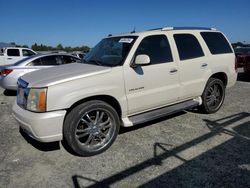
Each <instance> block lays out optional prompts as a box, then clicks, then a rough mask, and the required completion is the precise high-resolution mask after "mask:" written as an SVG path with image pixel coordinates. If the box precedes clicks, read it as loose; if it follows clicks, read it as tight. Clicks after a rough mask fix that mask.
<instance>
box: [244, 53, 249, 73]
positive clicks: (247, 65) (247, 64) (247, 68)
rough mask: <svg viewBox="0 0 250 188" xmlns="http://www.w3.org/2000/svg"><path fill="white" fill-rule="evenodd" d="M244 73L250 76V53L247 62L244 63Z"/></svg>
mask: <svg viewBox="0 0 250 188" xmlns="http://www.w3.org/2000/svg"><path fill="white" fill-rule="evenodd" d="M244 73H246V74H248V75H249V76H250V54H249V55H248V56H246V62H245V64H244Z"/></svg>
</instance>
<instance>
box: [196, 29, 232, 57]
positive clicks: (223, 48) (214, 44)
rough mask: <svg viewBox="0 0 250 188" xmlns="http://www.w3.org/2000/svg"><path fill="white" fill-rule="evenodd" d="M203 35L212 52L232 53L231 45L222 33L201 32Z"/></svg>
mask: <svg viewBox="0 0 250 188" xmlns="http://www.w3.org/2000/svg"><path fill="white" fill-rule="evenodd" d="M201 36H202V37H203V39H204V40H205V42H206V44H207V46H208V48H209V50H210V52H211V54H226V53H232V49H231V47H230V45H229V44H228V42H227V40H226V38H225V37H224V36H223V35H222V34H221V33H217V32H201Z"/></svg>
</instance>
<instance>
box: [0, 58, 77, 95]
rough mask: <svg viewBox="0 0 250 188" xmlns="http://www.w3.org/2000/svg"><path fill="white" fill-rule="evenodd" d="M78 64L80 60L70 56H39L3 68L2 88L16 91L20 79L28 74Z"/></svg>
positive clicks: (0, 82) (0, 77) (0, 83)
mask: <svg viewBox="0 0 250 188" xmlns="http://www.w3.org/2000/svg"><path fill="white" fill-rule="evenodd" d="M76 62H80V58H78V57H75V56H72V55H69V54H37V55H34V56H31V57H28V58H26V59H23V60H20V61H18V62H16V63H15V64H13V65H7V66H5V67H3V68H2V70H1V75H0V86H1V87H2V88H4V89H8V90H16V89H17V80H18V78H19V77H20V76H22V75H24V74H26V73H29V72H33V71H36V70H40V69H44V68H49V67H53V66H57V65H62V64H68V63H76Z"/></svg>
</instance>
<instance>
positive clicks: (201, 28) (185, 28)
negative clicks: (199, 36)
mask: <svg viewBox="0 0 250 188" xmlns="http://www.w3.org/2000/svg"><path fill="white" fill-rule="evenodd" d="M161 30H162V31H168V30H213V31H215V30H216V29H215V28H210V27H163V28H162V29H161Z"/></svg>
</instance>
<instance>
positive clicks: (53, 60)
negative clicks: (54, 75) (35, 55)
mask: <svg viewBox="0 0 250 188" xmlns="http://www.w3.org/2000/svg"><path fill="white" fill-rule="evenodd" d="M61 64H63V61H62V59H61V57H60V56H57V55H53V56H47V57H42V58H41V66H56V65H61Z"/></svg>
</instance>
